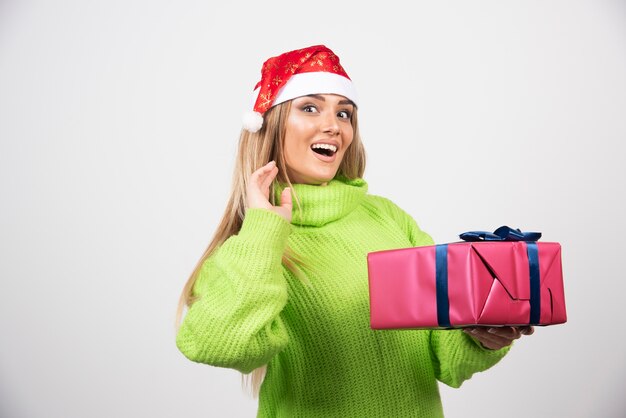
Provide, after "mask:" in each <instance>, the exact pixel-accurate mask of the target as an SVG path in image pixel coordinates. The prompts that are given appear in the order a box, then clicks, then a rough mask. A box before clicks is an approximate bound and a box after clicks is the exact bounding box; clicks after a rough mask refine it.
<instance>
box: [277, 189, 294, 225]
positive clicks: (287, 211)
mask: <svg viewBox="0 0 626 418" xmlns="http://www.w3.org/2000/svg"><path fill="white" fill-rule="evenodd" d="M292 207H293V204H292V201H291V189H290V188H289V187H287V188H286V189H285V190H283V191H282V193H281V194H280V206H279V207H277V208H276V209H277V213H278V214H279V215H280V216H282V217H283V218H285V220H286V221H287V222H291V209H292Z"/></svg>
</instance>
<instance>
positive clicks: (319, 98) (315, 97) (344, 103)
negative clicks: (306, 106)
mask: <svg viewBox="0 0 626 418" xmlns="http://www.w3.org/2000/svg"><path fill="white" fill-rule="evenodd" d="M307 97H312V98H314V99H317V100H321V101H322V102H325V101H326V98H325V97H324V96H321V95H319V94H307ZM338 104H340V105H352V106H354V102H353V101H352V100H348V99H345V100H340V101H339V103H338Z"/></svg>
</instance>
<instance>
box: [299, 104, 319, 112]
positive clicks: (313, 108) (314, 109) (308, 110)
mask: <svg viewBox="0 0 626 418" xmlns="http://www.w3.org/2000/svg"><path fill="white" fill-rule="evenodd" d="M302 110H303V111H305V112H308V113H313V112H317V108H316V107H315V106H312V105H307V106H304V107H303V108H302Z"/></svg>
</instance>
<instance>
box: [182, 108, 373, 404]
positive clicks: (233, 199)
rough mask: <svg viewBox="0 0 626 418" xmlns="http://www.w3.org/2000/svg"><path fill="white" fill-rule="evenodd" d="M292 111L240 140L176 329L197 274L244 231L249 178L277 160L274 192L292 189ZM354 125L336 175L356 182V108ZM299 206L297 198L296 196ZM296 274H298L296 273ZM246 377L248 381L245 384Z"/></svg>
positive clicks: (359, 172) (360, 168)
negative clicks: (288, 143)
mask: <svg viewBox="0 0 626 418" xmlns="http://www.w3.org/2000/svg"><path fill="white" fill-rule="evenodd" d="M290 110H291V101H288V102H285V103H282V104H279V105H276V106H274V107H272V108H271V109H269V110H268V111H266V112H265V114H264V116H263V119H264V121H263V127H262V128H261V130H260V131H258V132H256V133H251V132H248V131H246V130H242V131H241V135H240V137H239V149H238V151H237V160H236V164H235V169H234V172H233V180H232V185H231V192H230V198H229V199H228V203H227V205H226V209H225V211H224V215H223V216H222V220H221V221H220V223H219V226H218V227H217V230H216V231H215V234H214V235H213V238H212V239H211V241H210V243H209V246H208V247H207V249H206V250H205V251H204V253H203V254H202V256H201V257H200V259H199V260H198V262H197V263H196V266H195V267H194V269H193V271H192V272H191V274H190V275H189V278H188V280H187V283H186V284H185V287H184V288H183V291H182V293H181V295H180V299H179V302H178V309H177V311H176V328H177V329H178V327H179V326H180V323H181V320H182V317H183V312H184V310H185V307H191V305H192V304H193V303H194V302H195V301H196V300H197V298H198V297H197V296H195V295H194V294H193V288H194V285H195V283H196V280H197V279H198V274H199V272H200V269H201V267H202V265H203V264H204V262H205V261H206V260H207V258H209V257H210V256H211V254H212V253H213V252H214V251H215V250H216V249H217V248H218V247H219V246H220V245H222V244H223V243H224V241H226V240H227V239H228V238H230V237H231V236H233V235H235V234H237V233H238V232H239V230H240V229H241V225H242V223H243V219H244V216H245V212H246V205H245V203H246V188H247V182H248V179H249V177H250V175H251V174H252V173H253V172H254V171H256V170H257V169H259V168H260V167H262V166H264V165H265V164H267V163H268V162H270V161H272V160H273V161H276V165H277V167H278V175H277V176H276V179H275V180H274V183H273V185H272V189H274V187H277V186H278V184H283V185H284V184H287V185H288V186H291V181H290V180H289V177H288V176H287V165H286V163H285V156H284V152H283V150H284V143H285V132H286V120H287V117H288V115H289V111H290ZM351 124H352V128H353V132H354V136H353V139H352V143H351V144H350V146H349V147H348V149H347V150H346V153H345V154H344V157H343V160H342V161H341V164H340V166H339V169H338V170H337V175H336V177H337V176H343V177H347V178H349V179H355V178H359V177H363V173H364V172H365V149H364V147H363V143H362V142H361V137H360V134H359V130H358V122H357V109H356V107H355V108H354V111H353V112H352V116H351ZM294 197H295V201H296V204H298V197H297V196H296V195H294ZM270 201H271V202H272V204H274V205H275V204H276V202H275V201H274V193H273V192H272V193H270ZM282 262H283V264H284V265H285V267H286V268H288V269H289V270H290V271H292V272H294V273H295V272H296V271H297V266H298V263H299V262H300V263H301V259H300V257H299V256H298V255H297V254H294V253H293V251H292V250H291V249H290V248H289V247H287V249H286V250H285V253H284V254H283V257H282ZM296 275H297V274H296ZM246 376H248V378H249V380H248V381H247V382H246V380H247V379H246ZM264 376H265V366H263V367H260V368H258V369H256V370H254V371H252V373H250V375H244V386H248V385H249V386H250V388H251V391H252V393H253V395H258V393H259V389H260V386H261V383H262V382H263V378H264Z"/></svg>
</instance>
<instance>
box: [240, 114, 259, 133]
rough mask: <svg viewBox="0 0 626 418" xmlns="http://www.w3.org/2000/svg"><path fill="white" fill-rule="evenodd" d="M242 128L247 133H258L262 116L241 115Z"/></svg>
mask: <svg viewBox="0 0 626 418" xmlns="http://www.w3.org/2000/svg"><path fill="white" fill-rule="evenodd" d="M242 121H243V128H244V129H245V130H246V131H248V132H252V133H254V132H258V131H259V129H261V126H263V116H261V114H260V113H259V112H252V111H251V112H246V113H244V114H243V118H242Z"/></svg>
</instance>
